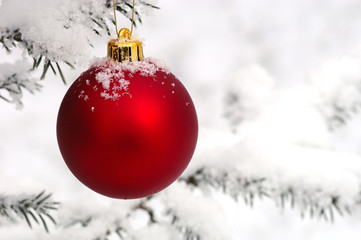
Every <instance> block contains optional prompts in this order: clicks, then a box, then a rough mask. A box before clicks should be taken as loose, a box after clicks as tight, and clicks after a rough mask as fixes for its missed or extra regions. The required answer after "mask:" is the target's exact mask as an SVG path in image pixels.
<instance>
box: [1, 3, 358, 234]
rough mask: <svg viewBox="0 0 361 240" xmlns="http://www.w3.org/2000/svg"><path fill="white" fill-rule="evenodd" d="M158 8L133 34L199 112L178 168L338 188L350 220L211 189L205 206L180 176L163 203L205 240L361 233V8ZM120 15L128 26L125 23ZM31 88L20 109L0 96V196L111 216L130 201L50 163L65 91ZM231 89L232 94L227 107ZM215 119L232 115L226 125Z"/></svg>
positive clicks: (100, 45) (11, 230) (102, 46)
mask: <svg viewBox="0 0 361 240" xmlns="http://www.w3.org/2000/svg"><path fill="white" fill-rule="evenodd" d="M24 2H27V1H24ZM37 2H40V3H41V2H43V3H44V1H37ZM0 4H1V1H0ZM158 5H159V6H160V7H161V10H156V11H152V12H150V13H149V14H148V16H147V17H144V19H143V22H144V23H143V24H142V25H140V26H139V27H138V28H137V30H136V31H137V34H138V35H141V36H142V37H143V38H144V39H145V47H144V53H145V55H146V56H152V57H157V58H161V59H164V60H165V61H167V62H168V64H169V65H170V66H171V69H172V71H173V73H174V74H175V75H176V76H177V77H178V78H179V79H180V80H181V81H182V82H183V83H184V85H185V86H186V87H187V89H188V90H189V92H190V93H191V96H192V97H193V99H194V102H195V105H196V107H197V111H198V114H199V122H200V138H199V146H198V149H197V151H196V154H195V157H194V159H193V161H192V163H191V165H190V166H189V169H188V173H187V172H186V173H185V174H186V175H185V176H187V174H189V173H190V172H192V169H196V168H197V166H201V165H209V166H210V167H213V168H214V169H222V170H223V169H224V170H225V171H230V172H232V171H233V170H235V171H238V172H241V173H242V175H243V176H250V177H256V176H259V177H263V176H266V177H267V178H268V179H269V181H268V183H267V184H269V185H270V187H272V186H285V187H287V186H294V187H297V188H298V189H299V190H300V191H301V192H302V191H309V192H310V193H311V194H312V193H314V194H316V193H317V189H319V188H320V189H323V190H324V191H321V195H322V194H323V195H332V194H336V195H341V196H342V199H341V200H342V203H343V204H345V205H346V204H349V205H351V206H352V207H353V215H352V216H347V215H346V216H343V217H341V216H339V215H336V219H335V221H334V223H330V222H325V221H324V220H323V219H317V218H316V219H310V218H309V216H308V215H306V217H305V218H304V219H302V218H301V217H300V210H299V209H291V208H290V207H289V206H287V207H286V208H285V209H283V210H282V209H280V208H279V207H277V206H276V204H275V201H273V200H270V199H267V198H265V199H263V200H258V199H257V200H256V202H255V205H254V207H253V208H250V207H249V206H246V205H245V204H244V202H243V201H239V202H234V201H233V200H232V199H231V198H230V197H227V196H224V195H222V194H215V195H214V196H212V198H211V199H212V200H210V199H209V197H207V196H205V197H201V196H200V197H198V198H196V199H195V198H192V197H189V198H188V197H187V194H186V193H185V192H187V191H188V190H185V189H183V188H184V186H183V185H182V184H180V183H176V184H173V185H172V186H171V187H170V188H169V189H167V190H166V191H165V192H164V193H162V194H163V195H164V197H165V198H166V197H168V198H167V199H168V201H169V204H170V205H174V207H175V208H178V210H179V211H180V213H179V214H183V215H184V217H185V218H186V219H187V218H188V224H192V225H194V226H195V229H197V230H199V231H200V232H202V233H203V236H205V238H204V239H210V240H212V239H247V240H258V239H262V240H263V239H268V240H272V239H275V240H276V239H277V240H279V239H294V240H298V239H299V240H301V239H317V240H323V239H325V240H333V239H335V240H336V239H341V238H342V239H348V240H353V239H355V240H356V239H360V237H359V236H360V235H359V233H360V230H359V229H360V228H361V219H360V216H361V214H360V213H359V210H360V209H359V208H357V205H355V204H354V203H355V202H358V201H359V197H360V196H359V192H360V191H359V190H360V185H361V184H360V183H361V156H360V154H361V116H359V115H358V114H357V111H354V110H355V109H356V110H357V107H358V105H359V104H360V103H361V91H360V86H361V47H360V46H361V2H360V1H358V0H343V1H340V0H327V1H326V0H292V1H287V0H274V1H268V0H224V1H216V0H207V1H206V0H199V1H190V0H172V1H164V0H160V1H158ZM0 8H1V6H0ZM19 15H21V14H19ZM19 17H21V16H19ZM14 18H16V16H15V17H14ZM119 22H120V25H122V26H124V25H125V26H129V22H128V21H127V20H126V19H125V18H120V19H119ZM107 40H108V38H107V37H106V36H104V37H103V38H101V39H96V40H94V41H95V42H96V44H95V48H94V49H89V50H87V51H89V55H90V56H99V57H102V56H104V55H105V54H106V43H107ZM72 41H77V37H74V38H73V39H72ZM76 44H77V43H76V42H74V45H76ZM21 58H22V52H21V51H15V52H14V54H12V55H7V54H6V53H5V50H4V49H0V63H5V62H7V63H9V62H10V63H11V62H15V61H17V60H18V59H21ZM83 61H85V62H83V63H84V64H83V65H80V66H78V67H77V69H76V70H72V71H70V70H68V71H65V74H66V78H67V80H68V81H72V80H75V79H76V78H77V77H78V75H79V74H80V73H81V72H82V71H83V70H86V68H87V64H88V63H87V62H86V60H83ZM90 61H91V59H89V62H90ZM40 74H41V73H39V75H40ZM41 84H42V85H43V88H42V90H41V92H37V93H36V94H35V95H31V94H28V93H26V94H25V95H24V97H23V103H24V108H23V109H22V110H16V109H15V106H14V105H12V104H9V103H6V102H4V101H1V102H0V189H1V190H0V191H1V193H6V194H19V193H36V192H40V191H41V190H43V189H46V190H48V191H50V192H53V193H54V198H55V199H56V200H59V201H61V202H62V203H63V205H62V206H64V209H65V210H63V212H62V213H61V214H60V216H59V218H62V217H66V216H71V215H72V214H73V215H77V216H81V215H86V214H87V212H90V213H91V214H93V215H100V214H101V213H102V214H104V212H108V213H109V214H108V216H107V218H106V219H102V218H100V219H99V220H98V221H99V222H101V221H109V222H111V220H112V219H113V218H116V217H119V216H122V214H124V213H123V212H122V209H123V207H124V208H125V206H126V205H127V204H128V202H125V201H120V200H111V199H107V198H105V197H102V196H100V195H98V194H96V193H93V192H92V191H90V190H88V189H87V188H86V187H84V186H83V185H82V184H80V183H79V182H78V181H77V180H76V179H75V177H74V176H73V175H72V174H71V173H70V172H69V170H68V169H67V168H66V166H65V164H64V162H63V160H62V158H61V155H60V152H59V150H58V147H57V142H56V135H55V123H56V117H57V111H58V108H59V105H60V102H61V100H62V97H63V96H64V94H65V92H66V90H67V88H68V87H69V86H64V85H63V83H62V82H61V80H60V79H59V78H56V77H53V76H52V74H51V73H50V72H49V73H48V75H47V78H46V80H44V81H43V82H41ZM229 94H237V96H238V97H239V99H240V101H239V102H238V103H235V105H234V106H233V105H232V104H227V96H228V95H229ZM335 104H336V105H337V106H339V107H342V108H343V109H348V110H349V113H348V114H346V115H347V116H346V117H345V118H346V119H347V120H346V124H339V123H338V122H334V121H332V119H333V116H334V109H333V107H332V106H334V105H335ZM226 113H231V114H230V116H229V117H228V119H227V118H225V114H226ZM230 122H231V123H232V124H230ZM330 129H333V130H332V131H330ZM232 132H236V134H234V133H232ZM237 161H238V162H237ZM205 162H208V163H205ZM203 198H204V200H203ZM315 198H316V199H317V200H318V201H321V203H320V204H321V205H322V204H325V205H327V202H326V203H322V201H327V198H326V197H324V196H317V194H316V196H315ZM182 205H183V206H182ZM80 206H81V208H80ZM180 206H181V207H180ZM194 206H197V207H194ZM299 208H300V209H301V210H302V204H300V206H299ZM74 209H75V210H74ZM194 209H196V211H193V210H194ZM66 211H68V212H66ZM192 221H193V222H192ZM0 223H1V224H2V225H1V227H0V239H5V240H21V239H64V238H65V237H64V235H62V234H65V233H62V232H60V231H59V230H57V229H51V230H52V232H53V235H48V234H46V233H44V230H43V229H42V227H40V226H36V227H35V229H34V230H30V229H29V228H28V227H27V225H26V223H25V222H22V223H20V224H18V225H12V224H8V223H6V221H4V222H3V221H1V219H0ZM137 224H138V225H139V224H140V225H141V223H139V222H137V223H135V225H137ZM101 226H102V225H101V224H99V228H100V227H101ZM75 230H76V229H75ZM97 231H98V229H97V224H94V225H92V227H91V228H89V229H88V231H87V234H88V235H87V236H85V235H82V236H81V237H78V238H77V239H91V238H92V237H94V233H97ZM65 232H66V231H65ZM157 232H162V233H164V231H162V229H152V230H149V231H147V230H142V231H139V236H138V237H140V239H153V238H152V235H151V234H154V239H172V237H170V236H166V235H163V236H162V237H163V238H160V236H159V235H157V234H156V233H157ZM66 234H69V236H72V235H70V234H72V233H71V232H70V231H69V232H66ZM142 234H143V235H142ZM141 236H143V238H142V237H141Z"/></svg>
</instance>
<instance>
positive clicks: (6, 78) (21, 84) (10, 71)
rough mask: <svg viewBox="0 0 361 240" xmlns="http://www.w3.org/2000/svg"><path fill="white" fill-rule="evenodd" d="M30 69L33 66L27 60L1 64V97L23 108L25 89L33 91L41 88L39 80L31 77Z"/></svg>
mask: <svg viewBox="0 0 361 240" xmlns="http://www.w3.org/2000/svg"><path fill="white" fill-rule="evenodd" d="M30 69H31V66H30V64H28V63H27V62H20V61H17V62H15V63H14V64H8V63H4V64H0V98H1V99H3V100H5V101H7V102H11V103H15V104H16V106H17V108H21V107H22V102H21V97H22V96H23V90H24V89H26V90H28V91H29V92H31V93H34V92H35V91H38V90H40V85H39V84H38V80H37V79H34V78H29V72H30Z"/></svg>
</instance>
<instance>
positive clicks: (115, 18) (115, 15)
mask: <svg viewBox="0 0 361 240" xmlns="http://www.w3.org/2000/svg"><path fill="white" fill-rule="evenodd" d="M113 8H114V21H115V31H116V33H117V36H118V38H119V34H120V32H118V24H117V13H116V7H115V0H113ZM134 8H135V0H133V10H132V26H131V30H130V37H129V38H131V37H132V34H133V26H134V12H135V10H134Z"/></svg>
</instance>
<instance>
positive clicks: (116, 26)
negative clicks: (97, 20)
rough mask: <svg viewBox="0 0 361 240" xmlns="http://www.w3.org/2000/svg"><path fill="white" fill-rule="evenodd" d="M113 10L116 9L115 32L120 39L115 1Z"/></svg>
mask: <svg viewBox="0 0 361 240" xmlns="http://www.w3.org/2000/svg"><path fill="white" fill-rule="evenodd" d="M113 9H114V22H115V32H116V33H117V35H118V37H119V33H118V24H117V13H116V11H115V0H113Z"/></svg>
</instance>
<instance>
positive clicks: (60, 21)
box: [0, 0, 158, 104]
mask: <svg viewBox="0 0 361 240" xmlns="http://www.w3.org/2000/svg"><path fill="white" fill-rule="evenodd" d="M131 3H132V1H127V0H121V1H117V6H116V10H117V11H118V12H119V13H121V14H122V15H124V16H125V17H127V18H130V19H131V11H132V5H131ZM112 7H113V6H112V1H111V0H103V1H97V0H81V1H71V0H65V1H51V2H49V1H46V0H42V1H38V2H37V3H33V2H32V1H29V2H26V3H25V2H23V1H20V0H15V1H14V0H11V1H10V0H4V1H2V4H1V6H0V46H2V47H3V48H4V49H5V50H6V51H7V52H8V53H11V52H12V50H13V48H20V49H22V50H24V52H25V53H27V55H28V56H29V57H30V58H32V59H33V67H32V69H33V70H35V69H37V68H39V67H42V74H41V77H40V78H41V79H44V78H45V77H46V75H47V73H48V71H49V70H51V71H52V72H53V74H54V75H58V76H59V77H60V78H61V79H62V81H63V82H64V83H65V77H64V74H63V71H62V68H61V65H62V63H64V64H66V65H68V66H70V67H71V68H74V65H76V64H77V63H79V62H84V61H86V60H84V59H90V58H91V57H90V56H89V49H88V48H89V47H93V44H92V42H93V41H94V39H97V38H99V36H103V35H108V36H110V35H111V34H112V31H111V30H110V29H113V24H114V20H113V16H112V9H111V8H112ZM157 8H158V7H157V6H155V5H153V4H152V3H151V2H148V1H140V2H139V3H138V4H137V5H136V8H135V25H136V23H137V22H139V23H141V22H142V19H141V16H140V11H141V10H142V11H144V9H157ZM14 15H17V16H21V17H18V18H16V19H15V18H13V16H14ZM45 22H46V23H47V25H44V23H45ZM14 74H15V75H14V78H16V76H17V75H19V74H18V73H17V72H14ZM29 75H31V74H30V72H29V73H28V74H27V76H28V78H30V77H29ZM14 78H11V79H7V78H2V79H0V81H1V82H2V83H3V84H5V85H6V86H8V85H12V86H15V88H14V87H12V86H11V87H10V88H5V86H3V87H2V88H3V89H6V90H8V91H9V92H10V93H12V91H13V90H14V89H17V90H16V94H18V95H19V92H20V90H19V89H20V88H21V87H22V86H21V83H20V82H19V81H14ZM22 82H23V81H22ZM20 93H21V92H20ZM1 99H3V100H6V98H5V97H4V96H2V97H1ZM16 102H17V103H18V104H20V101H19V98H18V99H17V101H16Z"/></svg>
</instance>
